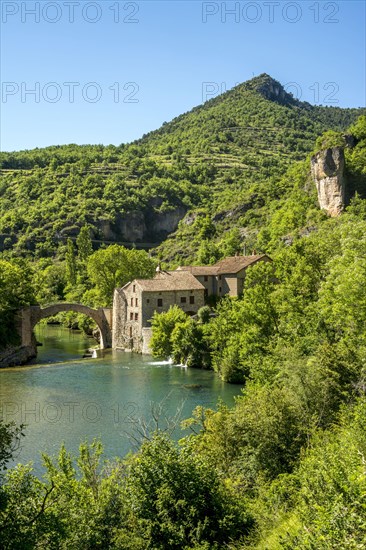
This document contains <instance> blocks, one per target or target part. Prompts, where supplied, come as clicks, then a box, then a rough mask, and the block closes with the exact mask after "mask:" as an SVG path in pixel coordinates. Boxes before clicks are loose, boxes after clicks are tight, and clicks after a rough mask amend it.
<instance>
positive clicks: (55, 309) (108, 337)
mask: <svg viewBox="0 0 366 550" xmlns="http://www.w3.org/2000/svg"><path fill="white" fill-rule="evenodd" d="M62 311H75V312H76V313H84V315H87V316H88V317H91V318H92V319H93V320H94V321H95V322H96V324H97V326H98V328H99V331H100V347H101V349H105V348H110V347H112V309H107V308H99V309H93V308H91V307H88V306H84V305H82V304H68V303H65V302H60V303H58V304H52V305H50V306H46V307H40V306H30V307H27V308H23V309H22V310H21V311H20V316H19V317H20V318H19V332H20V336H21V340H22V346H30V347H32V346H33V342H32V334H33V330H34V327H35V326H36V324H37V323H38V322H39V321H41V320H42V319H46V318H47V317H53V316H54V315H57V313H61V312H62Z"/></svg>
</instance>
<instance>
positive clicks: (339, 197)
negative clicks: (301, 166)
mask: <svg viewBox="0 0 366 550" xmlns="http://www.w3.org/2000/svg"><path fill="white" fill-rule="evenodd" d="M344 166H345V162H344V150H343V148H342V147H332V148H330V149H324V151H319V152H318V153H316V155H314V156H312V157H311V175H312V177H313V180H314V182H315V185H316V188H317V191H318V200H319V206H320V208H321V209H322V210H326V211H327V212H328V214H329V215H330V216H332V217H335V216H339V214H340V213H341V212H342V210H343V209H344V206H345V197H346V181H345V176H344Z"/></svg>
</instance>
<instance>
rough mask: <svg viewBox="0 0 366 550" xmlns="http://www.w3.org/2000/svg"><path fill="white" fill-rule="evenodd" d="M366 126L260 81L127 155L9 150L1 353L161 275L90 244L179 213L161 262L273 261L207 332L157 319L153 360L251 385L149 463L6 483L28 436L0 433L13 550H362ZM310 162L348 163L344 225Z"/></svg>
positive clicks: (352, 114) (6, 523)
mask: <svg viewBox="0 0 366 550" xmlns="http://www.w3.org/2000/svg"><path fill="white" fill-rule="evenodd" d="M360 115H361V116H360ZM364 115H365V109H363V110H362V109H337V108H325V107H313V106H311V105H308V104H305V103H300V102H298V101H296V100H295V99H293V98H292V97H291V96H290V95H288V94H286V93H285V92H284V90H283V89H282V88H281V86H280V84H279V83H277V82H276V81H274V80H272V79H270V78H269V77H268V76H266V75H261V76H260V77H258V78H256V79H253V80H251V81H250V82H248V83H245V84H243V85H240V86H238V87H236V88H234V89H233V90H231V91H230V92H228V93H226V94H224V95H223V96H220V97H218V98H215V99H213V100H211V101H209V102H207V103H206V104H205V105H203V106H201V107H197V108H196V109H194V110H193V111H191V112H190V113H187V114H185V115H182V116H181V117H178V118H177V119H175V120H173V121H172V122H171V123H169V124H165V125H163V127H162V128H161V129H160V130H158V131H156V132H152V133H151V134H148V135H146V136H144V137H143V138H142V139H141V140H139V141H137V142H135V143H133V144H131V145H126V146H120V147H112V146H109V147H102V146H84V147H78V146H75V145H74V146H72V145H70V146H65V147H51V148H47V149H42V150H34V151H26V152H19V153H4V154H3V155H2V162H3V183H2V184H1V191H0V224H1V232H2V234H3V239H2V242H3V246H4V248H5V250H4V251H3V252H2V253H0V350H1V348H2V347H6V346H7V345H9V343H10V344H14V346H16V345H17V344H18V343H19V342H17V339H16V333H15V330H14V312H16V309H17V308H19V307H21V306H23V305H26V304H31V303H34V302H36V303H47V302H50V301H56V300H57V301H58V300H70V301H81V302H82V303H85V304H89V305H93V306H96V307H97V306H104V305H110V304H111V297H112V292H113V289H114V288H115V286H118V285H122V284H124V283H125V282H127V281H128V280H131V279H133V278H134V277H137V276H146V277H148V276H152V274H153V273H154V269H155V261H156V258H151V257H149V256H148V255H147V254H146V252H144V251H141V250H135V249H131V250H128V249H126V248H124V247H122V246H118V245H117V244H113V245H112V246H109V247H105V248H103V247H101V248H100V249H99V250H97V251H94V252H93V246H92V242H91V239H90V233H91V231H92V232H93V233H94V236H96V237H100V238H101V240H102V239H103V238H104V239H105V238H106V237H107V236H108V237H110V238H111V240H113V238H121V237H123V236H125V235H124V232H125V231H126V226H128V225H133V224H135V226H138V224H140V226H141V231H140V232H139V233H136V235H140V238H141V239H144V238H146V236H150V237H151V238H152V236H153V237H154V238H159V239H163V238H164V236H166V234H168V233H169V231H170V230H171V228H172V227H173V226H174V225H176V224H177V222H178V220H179V218H183V219H182V220H181V221H180V223H179V227H178V229H177V231H176V232H175V233H174V234H173V235H171V237H169V238H168V239H166V240H164V242H162V244H161V245H160V247H159V248H158V249H156V250H155V251H154V253H155V256H157V255H160V256H161V257H162V258H163V259H165V260H166V261H168V262H170V263H171V264H173V265H174V264H177V263H180V262H188V261H189V262H190V261H194V262H197V263H198V262H203V263H210V262H212V261H215V260H216V259H218V258H220V257H222V256H227V255H230V254H233V253H235V252H236V251H237V250H241V249H242V248H243V247H244V246H245V247H246V248H247V250H248V249H251V247H256V248H257V249H258V250H261V251H265V252H267V253H269V254H270V256H271V258H272V260H273V262H258V263H257V265H255V266H253V267H251V268H250V269H249V270H248V273H247V276H246V279H245V287H244V293H243V295H242V296H240V297H238V298H229V297H224V298H223V299H221V300H220V301H219V302H218V303H217V304H213V305H212V306H213V307H212V308H209V307H208V306H205V307H203V308H201V309H200V311H199V313H198V316H197V319H194V318H191V317H187V316H185V314H184V313H183V312H182V311H181V310H179V308H176V309H174V308H172V309H171V310H169V311H168V312H166V313H162V314H155V315H154V318H153V320H152V327H153V338H152V345H153V351H154V352H156V353H158V354H160V355H164V354H166V355H171V356H172V357H173V359H174V360H176V361H177V362H178V363H182V364H186V365H187V366H189V367H201V368H212V369H214V370H215V371H216V372H217V373H218V375H219V376H220V377H221V378H222V379H223V380H225V381H228V382H240V383H241V384H242V385H243V391H242V395H240V396H239V397H238V398H237V399H236V402H235V406H234V407H232V408H228V407H226V406H224V405H223V404H222V403H221V404H218V406H217V408H216V410H211V409H205V408H204V407H201V406H200V407H197V408H196V409H195V410H194V411H193V413H192V417H191V418H190V419H187V420H185V421H184V422H183V424H184V427H185V428H186V429H187V430H189V431H187V435H186V437H184V438H182V439H181V440H180V442H179V444H176V443H175V442H174V441H172V439H171V438H170V437H169V436H168V435H167V434H166V433H164V431H163V430H162V429H161V428H160V429H156V430H155V431H154V432H153V433H149V432H148V431H144V430H143V431H141V429H140V431H137V432H136V435H138V436H140V437H141V436H143V438H142V439H141V442H142V441H144V442H142V444H141V446H140V448H139V450H138V451H137V452H136V453H134V454H132V453H131V454H130V455H128V456H127V457H124V458H121V459H118V460H116V461H113V462H109V463H107V464H103V461H102V447H101V444H99V443H98V442H93V443H92V444H90V445H87V444H86V443H83V444H82V445H81V446H80V456H79V457H72V456H71V455H70V454H69V453H68V452H67V450H66V449H65V448H64V447H62V448H61V450H60V453H59V456H58V457H56V458H54V459H52V458H51V457H48V456H44V457H43V458H44V465H45V470H46V473H45V476H44V478H42V480H40V479H38V478H37V477H36V476H35V475H34V473H33V471H32V467H31V466H30V465H19V466H18V467H17V468H14V469H10V470H9V472H8V473H6V472H5V470H4V468H5V466H6V463H7V462H8V461H9V459H10V457H11V456H12V454H13V452H14V448H15V447H16V443H17V442H18V439H19V438H20V432H21V430H22V427H18V428H17V427H15V426H14V425H13V424H8V425H6V424H4V423H3V422H2V421H0V531H1V536H2V545H3V547H4V548H7V549H9V550H13V549H18V548H65V549H66V548H67V549H68V548H76V547H80V548H81V547H82V548H113V549H130V550H138V549H141V550H142V549H145V548H154V549H161V550H165V549H167V548H171V549H177V550H178V549H181V548H185V549H187V550H208V549H212V550H219V549H224V548H226V549H227V548H232V549H233V550H234V549H243V550H244V549H255V548H256V549H257V550H293V549H301V550H302V549H303V550H306V549H308V550H314V549H316V550H318V549H319V550H329V549H331V548H340V549H342V550H343V549H345V550H356V549H358V548H359V549H361V548H365V547H366V524H365V504H366V502H365V495H366V475H365V456H366V428H365V427H366V399H365V391H366V371H365V365H366V330H365V327H366V284H365V281H366V116H364ZM319 151H321V153H319V154H320V155H322V153H324V151H328V152H329V151H331V152H337V153H339V154H338V157H337V158H342V159H343V160H342V163H343V161H344V166H343V164H342V171H341V172H340V176H339V179H340V180H342V181H343V182H345V186H346V188H347V189H346V191H347V204H346V208H344V209H342V211H341V212H339V213H338V215H336V216H334V217H330V216H329V215H327V213H325V212H324V211H322V210H321V209H320V207H319V203H318V197H317V192H316V186H315V182H314V180H313V177H312V175H311V170H310V158H311V155H312V152H319ZM341 153H342V154H341ZM342 155H344V158H343V156H342ZM316 158H318V154H317V155H316ZM331 158H333V157H332V156H331ZM334 158H336V155H335V156H334ZM332 173H333V172H332V167H330V175H331V174H332ZM324 176H327V174H324ZM328 176H329V174H328ZM343 177H344V180H343ZM169 216H170V217H169ZM126 220H127V221H126ZM90 226H91V227H90ZM107 234H108V235H107ZM68 235H71V236H74V235H75V239H71V238H67V240H66V243H65V242H64V240H65V239H64V237H65V238H66V237H67V236H68ZM130 236H131V235H130ZM74 241H75V242H74ZM98 244H100V243H98ZM96 245H97V243H95V246H96ZM27 256H28V257H27ZM66 322H67V323H68V326H72V325H73V323H76V324H78V326H79V327H82V328H84V329H85V330H86V329H87V328H88V326H87V321H86V320H85V318H84V319H83V318H78V319H76V320H75V319H66ZM89 328H90V327H89ZM154 342H155V344H154ZM154 345H155V348H154ZM158 348H159V349H158ZM0 361H1V356H0ZM155 420H157V418H156V416H155ZM158 420H159V419H158ZM158 425H159V426H160V423H159V422H157V423H156V426H158ZM137 426H138V428H141V426H143V424H141V425H140V424H139V422H137ZM137 440H138V441H140V439H139V438H138V439H137Z"/></svg>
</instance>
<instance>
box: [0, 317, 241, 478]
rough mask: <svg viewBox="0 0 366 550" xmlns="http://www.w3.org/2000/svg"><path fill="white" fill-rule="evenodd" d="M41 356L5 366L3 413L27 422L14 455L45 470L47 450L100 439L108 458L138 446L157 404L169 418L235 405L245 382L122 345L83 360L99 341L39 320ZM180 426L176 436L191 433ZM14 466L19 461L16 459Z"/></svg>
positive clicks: (0, 386)
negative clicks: (136, 437)
mask: <svg viewBox="0 0 366 550" xmlns="http://www.w3.org/2000/svg"><path fill="white" fill-rule="evenodd" d="M37 339H38V340H39V341H40V342H42V343H43V346H42V347H39V348H38V358H37V359H36V360H35V361H33V364H32V365H29V366H23V367H19V368H12V369H3V370H1V371H0V413H1V415H2V418H3V419H4V420H5V421H6V422H10V421H12V420H13V421H15V422H16V423H17V424H20V423H24V424H26V429H25V434H26V436H25V437H24V438H23V440H22V446H21V448H20V449H19V451H18V452H17V457H16V461H15V462H28V461H33V463H34V467H35V471H36V472H37V473H39V474H40V473H41V471H42V466H41V462H42V461H41V457H40V453H41V452H46V453H49V454H52V455H54V454H56V453H57V452H58V450H59V448H60V445H61V443H62V442H64V443H65V445H66V448H67V449H68V450H69V451H71V452H73V453H76V452H77V449H78V446H79V444H80V442H81V441H85V440H87V441H92V440H93V438H99V439H101V441H102V442H103V445H104V448H105V455H106V456H107V457H109V458H113V457H114V456H123V455H125V454H126V453H127V452H128V451H129V450H130V449H131V448H132V440H131V437H129V435H128V434H129V433H132V434H135V433H136V432H135V429H134V424H135V422H136V421H137V420H138V419H144V421H145V423H149V422H150V421H151V416H152V415H151V410H152V408H154V407H155V408H156V405H157V404H159V403H163V404H164V405H163V409H164V413H165V414H166V415H168V416H169V417H172V416H173V415H174V414H176V412H177V409H178V408H181V419H184V418H188V417H190V416H191V412H192V410H193V409H194V407H196V406H197V405H204V406H205V407H213V408H214V407H215V406H216V404H217V402H218V400H219V399H221V400H222V401H224V402H225V403H227V404H228V405H232V404H233V403H234V397H235V396H236V395H239V394H240V390H241V388H240V386H235V385H229V384H225V383H224V382H222V381H221V380H220V379H219V378H218V377H217V376H216V375H215V374H214V373H213V372H211V371H204V370H200V369H187V368H184V367H180V366H175V365H171V364H169V363H168V362H166V361H157V360H155V359H153V358H152V357H149V356H141V355H136V354H131V353H124V352H118V351H109V350H107V351H105V352H99V353H100V354H101V356H99V357H97V358H94V359H92V358H87V359H82V358H81V357H82V355H83V353H84V352H85V350H86V349H87V348H88V347H90V346H93V345H95V342H94V341H93V340H90V339H88V338H86V337H84V336H82V335H81V334H79V333H75V332H72V331H69V330H67V329H64V328H62V327H59V326H40V327H38V328H37ZM184 433H186V432H182V431H181V430H180V429H179V428H178V429H177V430H176V431H175V432H174V437H176V438H178V437H181V436H182V435H184ZM11 465H12V464H11Z"/></svg>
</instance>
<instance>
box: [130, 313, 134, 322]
mask: <svg viewBox="0 0 366 550" xmlns="http://www.w3.org/2000/svg"><path fill="white" fill-rule="evenodd" d="M130 321H133V313H132V311H131V313H130Z"/></svg>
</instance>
